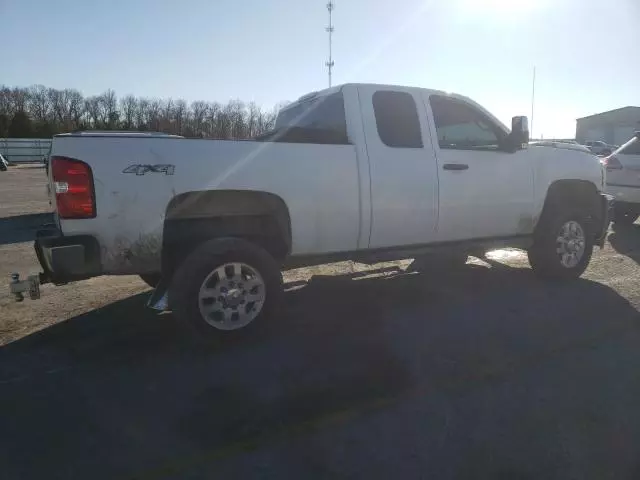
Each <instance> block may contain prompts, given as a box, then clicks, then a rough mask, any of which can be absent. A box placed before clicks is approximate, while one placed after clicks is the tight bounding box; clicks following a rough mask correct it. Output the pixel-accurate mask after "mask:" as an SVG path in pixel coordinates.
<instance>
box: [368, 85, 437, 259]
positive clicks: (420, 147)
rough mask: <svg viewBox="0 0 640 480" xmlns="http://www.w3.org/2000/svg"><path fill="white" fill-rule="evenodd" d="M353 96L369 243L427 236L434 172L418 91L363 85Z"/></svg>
mask: <svg viewBox="0 0 640 480" xmlns="http://www.w3.org/2000/svg"><path fill="white" fill-rule="evenodd" d="M413 92H416V90H413ZM358 96H359V99H360V108H361V111H362V119H363V129H364V134H365V139H366V146H367V153H368V157H369V171H370V181H371V235H370V239H369V247H370V248H377V247H390V246H401V245H412V244H421V243H428V242H431V241H433V240H434V236H435V228H436V224H437V218H438V172H437V165H436V161H435V157H434V151H433V148H432V146H431V141H430V136H429V129H428V128H427V114H426V111H425V109H424V105H423V104H422V101H421V98H420V94H419V93H412V91H410V90H402V89H397V88H394V87H386V86H377V85H369V86H360V87H358Z"/></svg>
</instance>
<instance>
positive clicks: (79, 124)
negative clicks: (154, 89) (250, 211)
mask: <svg viewBox="0 0 640 480" xmlns="http://www.w3.org/2000/svg"><path fill="white" fill-rule="evenodd" d="M16 114H18V117H17V118H19V119H21V121H23V122H24V123H25V125H26V124H27V123H29V124H30V125H31V126H32V129H31V130H30V132H31V134H34V135H41V136H49V135H52V134H55V133H59V132H68V131H73V130H76V129H117V128H122V129H125V130H129V129H137V130H139V131H145V130H154V131H163V132H167V133H174V134H180V135H184V136H189V137H198V138H247V137H253V136H255V135H258V134H260V133H262V132H264V131H266V130H268V129H270V128H272V127H273V124H274V120H275V112H274V111H267V110H263V109H261V108H260V107H259V106H258V105H256V104H255V103H254V102H251V103H249V104H245V103H243V102H242V101H240V100H232V101H230V102H228V103H227V104H226V105H221V104H219V103H217V102H205V101H202V100H199V101H195V102H192V103H191V104H190V105H188V104H187V102H185V101H184V100H182V99H178V100H174V99H171V98H169V99H167V100H164V101H163V100H159V99H148V98H143V97H140V98H137V97H135V96H133V95H127V96H126V97H124V98H122V99H121V100H120V101H118V97H117V96H116V93H115V92H114V91H113V90H107V91H106V92H104V93H102V94H100V95H96V96H91V97H86V98H84V97H83V96H82V94H81V93H80V92H78V91H77V90H73V89H64V90H58V89H55V88H46V87H44V86H43V85H32V86H31V87H29V88H18V87H8V86H5V85H0V117H1V119H2V125H3V127H2V132H4V133H5V134H6V132H7V131H8V130H7V125H9V124H10V123H11V119H13V118H14V117H15V116H16ZM18 130H20V131H23V132H24V131H26V129H18V128H14V129H12V131H14V132H15V131H18Z"/></svg>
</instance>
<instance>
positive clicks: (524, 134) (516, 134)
mask: <svg viewBox="0 0 640 480" xmlns="http://www.w3.org/2000/svg"><path fill="white" fill-rule="evenodd" d="M511 136H512V137H513V143H514V144H515V145H522V144H524V143H529V119H528V118H527V117H524V116H522V117H513V118H512V119H511Z"/></svg>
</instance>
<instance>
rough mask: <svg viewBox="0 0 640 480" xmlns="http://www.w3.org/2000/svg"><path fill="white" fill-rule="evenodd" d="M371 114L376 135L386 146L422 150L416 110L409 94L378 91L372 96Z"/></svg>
mask: <svg viewBox="0 0 640 480" xmlns="http://www.w3.org/2000/svg"><path fill="white" fill-rule="evenodd" d="M373 113H374V115H375V117H376V126H377V128H378V135H379V136H380V140H382V143H384V144H385V145H386V146H388V147H395V148H422V134H421V132H420V120H419V119H418V110H417V108H416V102H415V101H414V100H413V97H412V96H411V95H410V94H408V93H407V92H393V91H389V90H378V91H377V92H375V93H374V94H373Z"/></svg>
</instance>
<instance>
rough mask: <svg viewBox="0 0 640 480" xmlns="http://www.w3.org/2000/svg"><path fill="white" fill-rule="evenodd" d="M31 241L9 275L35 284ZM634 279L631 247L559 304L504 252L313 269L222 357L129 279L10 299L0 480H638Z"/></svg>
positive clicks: (38, 179) (638, 295) (293, 280)
mask: <svg viewBox="0 0 640 480" xmlns="http://www.w3.org/2000/svg"><path fill="white" fill-rule="evenodd" d="M6 173H7V172H2V173H0V204H1V205H2V208H3V210H2V212H3V215H5V216H16V215H24V214H25V213H38V212H41V211H43V210H45V209H46V207H47V202H46V198H44V197H43V196H42V194H43V189H42V185H43V182H44V178H43V176H41V175H43V172H42V171H41V170H32V169H28V170H27V169H24V170H23V169H11V170H10V172H8V175H5V174H6ZM18 184H20V185H21V186H18ZM7 185H9V186H8V187H7ZM29 190H30V191H31V193H29V194H28V193H27V191H29ZM8 191H12V192H13V194H12V196H14V194H15V192H19V193H20V195H17V196H16V198H17V199H18V200H19V202H20V204H21V205H22V207H19V208H17V207H14V206H11V205H9V203H10V202H9V201H8V200H7V199H6V196H5V192H8ZM25 205H31V207H29V208H31V210H25V208H26V207H25ZM2 221H4V222H5V223H4V225H5V226H6V225H14V226H15V222H16V219H13V220H11V221H10V222H9V221H7V220H6V217H5V219H3V220H2ZM20 221H21V222H22V223H21V225H25V223H24V222H25V220H24V219H23V220H20ZM27 223H28V222H27ZM25 228H26V229H27V230H28V228H27V227H22V230H23V232H22V233H21V234H7V233H6V230H0V231H1V232H2V233H3V235H4V236H3V237H2V238H4V239H5V240H4V244H3V245H1V246H0V267H2V271H4V272H10V271H13V270H18V271H21V272H22V273H28V272H29V271H31V272H33V271H37V270H34V269H35V268H36V264H35V257H34V256H33V254H32V252H31V247H30V245H29V244H28V243H23V242H21V241H18V240H22V235H23V234H24V235H26V233H24V230H25ZM11 238H14V239H15V240H13V241H10V239H11ZM638 262H640V226H638V225H635V226H633V227H631V228H627V229H624V230H620V231H615V232H612V233H611V234H610V236H609V240H608V242H607V244H606V246H605V248H604V249H603V250H601V251H599V250H598V251H596V252H595V254H594V258H593V261H592V263H591V266H590V268H589V269H588V271H587V272H586V274H585V275H584V277H583V278H582V279H580V280H578V281H576V282H570V283H566V284H549V283H543V282H541V281H539V280H537V279H536V278H535V277H534V276H533V275H532V274H531V271H530V269H529V268H528V263H527V261H526V257H525V256H524V255H522V254H521V253H520V252H516V251H509V250H506V251H498V252H494V253H493V254H492V255H490V256H489V258H488V259H487V261H484V260H483V261H481V260H471V261H470V262H469V263H468V264H467V265H465V266H463V267H460V268H457V269H451V270H449V271H446V272H430V273H426V274H408V273H406V272H404V271H403V270H402V268H403V267H404V266H406V263H403V262H400V263H396V264H385V265H378V266H375V267H373V268H365V267H363V266H360V265H354V264H349V263H343V264H334V265H328V266H321V267H316V268H314V269H301V270H297V271H292V272H289V273H288V274H287V280H288V281H289V282H290V288H289V290H288V292H287V294H286V300H285V308H284V311H283V313H282V316H281V317H280V318H279V319H277V321H274V322H273V323H271V324H268V325H262V326H260V327H259V328H256V329H254V330H253V331H251V332H250V333H248V334H247V335H243V336H242V337H241V338H234V337H230V338H226V339H225V340H224V341H221V342H219V343H217V344H214V345H208V346H203V345H200V344H198V343H194V342H193V340H192V339H191V338H190V337H189V335H187V334H186V330H185V329H184V327H183V326H182V325H179V324H178V323H177V322H176V321H175V319H174V318H173V317H172V316H171V315H170V314H156V313H154V312H151V311H149V310H147V309H145V308H144V303H145V301H146V298H147V296H148V289H147V288H146V286H145V285H144V284H143V283H142V282H141V281H139V280H138V279H137V278H135V277H118V278H114V277H110V278H109V277H105V278H97V279H92V280H88V281H85V282H79V283H77V284H74V285H68V286H65V287H57V288H54V287H48V286H45V287H44V288H43V291H42V296H43V298H42V300H40V301H38V302H30V301H25V302H24V303H22V304H15V303H11V302H10V301H9V299H8V298H6V297H5V296H2V297H0V298H1V300H0V311H1V315H0V330H1V334H2V341H3V342H4V343H5V346H4V347H2V349H0V409H1V411H3V412H6V415H3V416H2V417H0V442H2V444H3V448H2V449H0V465H2V469H3V476H4V477H5V478H43V477H46V478H94V479H100V478H145V479H146V478H176V479H183V478H305V479H306V478H390V477H396V478H438V479H449V478H450V479H466V478H469V479H471V478H492V479H493V478H508V479H533V478H544V479H556V478H557V479H568V478H576V479H578V478H579V479H602V478H612V479H618V478H621V479H627V478H629V479H635V478H640V461H639V460H638V459H640V452H639V447H638V445H640V410H639V409H638V408H637V398H638V397H639V396H640V375H639V374H638V365H640V330H639V329H638V325H639V323H638V322H639V320H640V315H639V314H638V308H639V307H640V290H639V289H640V284H639V282H638V280H639V274H640V268H639V266H638ZM396 267H399V268H396ZM7 279H8V278H7ZM0 288H2V289H3V290H5V291H6V284H2V285H0Z"/></svg>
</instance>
